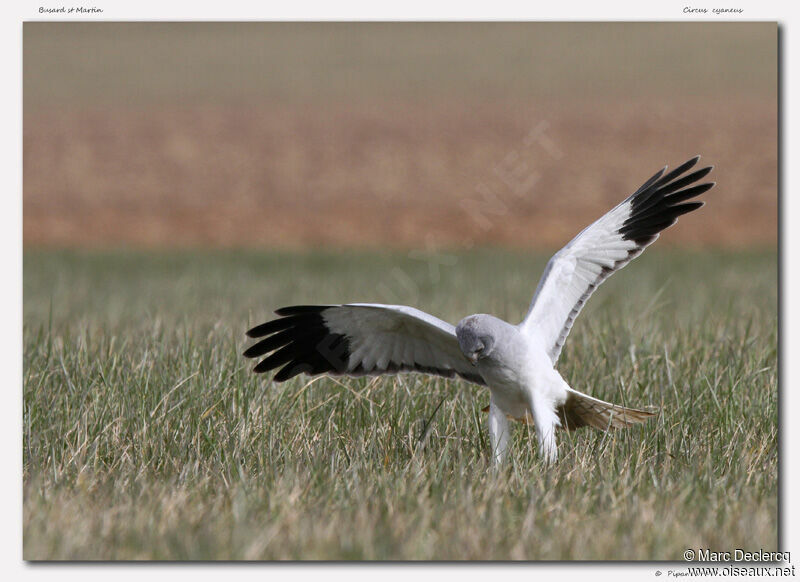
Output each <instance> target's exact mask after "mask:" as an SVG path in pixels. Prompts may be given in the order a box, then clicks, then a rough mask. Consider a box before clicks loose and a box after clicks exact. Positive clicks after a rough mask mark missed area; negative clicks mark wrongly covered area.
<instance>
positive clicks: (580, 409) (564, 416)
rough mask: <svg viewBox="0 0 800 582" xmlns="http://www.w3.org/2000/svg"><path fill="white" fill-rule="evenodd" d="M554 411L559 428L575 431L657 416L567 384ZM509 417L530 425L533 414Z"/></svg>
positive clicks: (616, 425) (604, 427) (615, 425)
mask: <svg viewBox="0 0 800 582" xmlns="http://www.w3.org/2000/svg"><path fill="white" fill-rule="evenodd" d="M483 412H489V407H488V406H487V407H486V408H484V409H483ZM556 412H557V414H558V418H559V420H560V421H561V426H560V427H559V428H561V429H564V430H575V429H576V428H581V427H582V426H591V427H592V428H597V429H600V430H606V429H609V428H627V427H629V426H633V425H635V424H641V423H643V422H645V421H647V420H648V419H649V418H651V417H653V416H655V415H656V413H655V412H651V411H648V410H638V409H636V408H627V407H625V406H620V405H618V404H611V403H610V402H606V401H604V400H599V399H597V398H592V397H591V396H587V395H586V394H583V393H582V392H578V391H577V390H573V389H572V388H569V387H567V401H566V402H565V403H564V404H563V405H561V406H560V407H559V408H558V409H557V410H556ZM508 418H509V419H510V420H516V421H517V422H522V423H524V424H530V425H533V415H532V414H531V413H530V412H529V411H526V412H525V416H522V417H519V418H517V417H515V416H510V415H509V417H508Z"/></svg>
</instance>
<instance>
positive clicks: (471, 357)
mask: <svg viewBox="0 0 800 582" xmlns="http://www.w3.org/2000/svg"><path fill="white" fill-rule="evenodd" d="M479 354H480V352H472V353H471V354H470V355H468V356H467V359H469V361H470V362H472V365H473V366H477V365H478V355H479Z"/></svg>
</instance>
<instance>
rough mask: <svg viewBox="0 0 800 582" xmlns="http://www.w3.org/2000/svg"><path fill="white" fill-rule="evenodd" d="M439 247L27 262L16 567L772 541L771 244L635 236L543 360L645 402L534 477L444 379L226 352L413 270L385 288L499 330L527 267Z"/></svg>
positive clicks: (522, 436)
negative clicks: (491, 444) (306, 369)
mask: <svg viewBox="0 0 800 582" xmlns="http://www.w3.org/2000/svg"><path fill="white" fill-rule="evenodd" d="M454 257H456V259H457V261H456V264H454V265H452V266H450V267H446V268H442V269H441V271H440V273H439V279H438V280H437V281H434V280H433V277H432V274H431V272H430V271H429V263H427V262H425V261H420V260H416V259H411V258H406V257H403V256H399V255H388V256H387V255H371V254H360V255H335V254H324V255H318V254H311V255H303V254H297V255H295V254H292V255H256V254H241V253H236V254H233V253H223V254H216V255H211V256H209V255H202V254H194V253H181V254H169V255H161V254H158V255H154V254H146V255H126V254H124V253H111V254H84V253H78V254H75V253H28V254H27V255H26V259H25V289H24V293H25V315H24V317H25V319H24V321H25V329H24V349H25V352H24V357H25V361H24V374H25V376H24V415H23V426H24V497H25V501H24V520H23V527H24V557H25V559H28V560H41V559H393V560H398V559H411V560H417V559H468V558H473V559H545V560H557V559H574V560H586V559H596V560H601V559H603V560H604V559H615V560H620V559H624V560H642V559H649V560H652V559H661V560H680V557H681V554H682V552H683V550H684V549H685V548H687V547H693V548H698V547H702V548H711V549H713V550H725V549H730V548H735V547H739V548H744V549H747V550H756V549H759V548H763V549H772V550H775V549H777V508H778V506H777V504H778V498H777V461H778V450H777V442H776V439H777V366H776V362H777V329H776V325H777V316H776V305H777V297H776V269H777V264H776V257H775V254H774V253H755V254H752V253H751V254H730V253H664V252H658V250H651V251H649V252H648V253H646V254H645V256H644V257H642V258H640V259H638V260H637V261H636V262H635V263H634V264H632V265H631V266H629V267H627V268H626V269H625V271H623V273H621V274H619V275H617V276H615V277H614V278H612V279H611V280H610V281H609V282H608V283H606V284H605V285H604V287H603V288H602V289H601V290H600V291H599V292H598V294H597V295H596V296H595V297H593V299H592V301H591V302H590V304H589V305H588V306H587V309H586V311H585V312H584V314H582V316H581V317H580V318H579V319H578V322H577V325H576V328H575V329H574V330H573V332H572V334H571V336H570V339H569V341H568V343H567V346H566V349H565V352H564V354H563V356H562V361H561V363H560V365H559V368H560V370H561V372H562V374H563V375H564V377H565V378H566V379H568V381H570V382H571V383H572V384H573V385H574V386H575V387H576V388H577V389H580V390H584V391H588V392H590V393H592V394H593V395H595V396H598V397H600V398H605V399H607V400H613V401H615V402H620V403H624V404H627V405H632V406H652V405H655V406H658V407H660V409H661V411H662V413H661V415H660V416H659V417H658V418H657V419H655V420H654V421H652V422H649V423H648V424H646V425H645V426H643V427H640V428H637V429H635V430H630V431H622V432H616V433H609V434H604V433H603V432H599V431H589V430H583V431H579V432H576V433H573V434H572V435H562V437H561V442H560V457H561V461H560V463H559V464H558V465H557V466H556V467H554V468H546V467H544V466H542V465H541V464H540V462H539V460H538V459H537V458H536V455H535V454H534V451H535V439H534V437H533V436H532V435H530V434H528V433H527V432H526V430H525V429H524V428H520V429H519V432H518V435H517V437H518V438H517V439H516V444H515V447H514V449H513V462H512V464H511V466H510V467H508V469H507V470H506V471H503V472H501V473H500V474H493V473H492V472H491V471H490V465H489V459H488V443H487V441H488V438H487V432H486V427H485V425H486V418H485V415H484V414H482V413H481V412H480V410H481V408H483V406H485V405H486V403H487V401H488V396H487V394H486V393H485V391H483V390H479V389H476V388H475V387H474V386H470V385H468V384H466V383H464V382H461V381H446V380H443V379H435V378H428V377H424V376H417V375H403V376H397V377H393V378H382V379H356V380H353V379H343V380H334V379H330V378H325V377H322V378H318V379H317V380H315V381H313V382H310V383H309V382H308V379H307V378H305V377H301V378H297V379H295V380H293V381H290V382H288V383H286V384H281V385H273V384H271V383H270V382H269V379H268V378H264V377H257V376H255V375H253V374H252V373H250V371H249V367H250V363H249V362H246V361H244V359H243V358H242V357H241V356H240V353H241V351H242V350H243V348H244V345H245V342H244V336H243V331H244V330H245V329H247V328H248V327H249V326H250V325H251V324H254V323H256V322H257V321H260V320H263V319H264V318H266V317H267V314H268V311H269V310H270V309H271V308H274V307H276V306H279V305H283V304H287V303H293V302H306V301H308V302H328V301H331V300H333V301H336V300H339V299H342V298H350V299H366V300H368V299H375V300H381V299H383V300H388V299H390V298H388V297H383V296H382V293H383V292H384V290H385V287H384V286H383V285H382V283H390V282H391V281H393V278H394V276H395V274H396V273H397V269H400V270H401V271H402V272H403V273H405V274H406V275H407V276H408V278H409V280H410V281H413V282H414V288H413V289H408V288H405V287H399V286H398V287H394V288H393V292H394V293H396V297H394V299H395V300H397V301H399V302H402V303H411V304H415V305H417V306H419V307H421V308H424V309H426V310H429V311H431V312H432V313H435V314H437V315H440V316H442V317H444V318H446V319H448V320H451V321H455V320H457V319H458V318H459V317H460V316H462V315H465V314H468V313H474V312H481V311H488V312H494V313H497V314H498V315H501V316H504V317H507V318H508V319H510V320H515V319H517V318H519V317H521V315H522V313H523V312H524V310H525V306H526V303H527V301H528V300H529V297H530V293H531V290H532V289H533V287H534V284H535V279H536V275H537V274H538V272H539V270H540V268H541V266H542V262H543V260H544V259H545V257H544V256H537V257H530V256H527V255H524V254H512V253H504V252H487V251H483V252H474V253H469V254H458V255H454ZM429 259H431V260H435V259H436V257H429ZM478 277H481V279H480V280H482V281H483V284H482V285H480V286H476V285H474V281H476V280H478ZM376 282H377V283H376ZM465 288H469V289H470V292H469V293H468V294H465V293H464V292H463V290H464V289H465ZM440 402H441V403H442V406H441V408H440V409H439V410H438V412H436V413H435V414H434V412H435V411H436V408H437V406H438V405H439V403H440ZM431 419H432V425H431V426H432V429H431V430H430V432H429V433H428V435H427V437H425V438H421V436H422V435H423V434H425V433H424V431H423V427H424V425H425V423H426V422H427V421H429V420H431Z"/></svg>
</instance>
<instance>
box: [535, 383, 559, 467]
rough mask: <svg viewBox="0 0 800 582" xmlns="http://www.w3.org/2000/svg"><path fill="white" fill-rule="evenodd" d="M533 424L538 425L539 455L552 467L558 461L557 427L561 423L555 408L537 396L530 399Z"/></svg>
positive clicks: (545, 399)
mask: <svg viewBox="0 0 800 582" xmlns="http://www.w3.org/2000/svg"><path fill="white" fill-rule="evenodd" d="M530 407H531V411H532V412H533V422H534V424H535V425H536V440H537V441H538V442H539V454H540V455H541V456H542V458H543V459H544V461H545V463H547V464H548V465H551V464H553V463H555V462H556V461H557V460H558V445H557V444H556V427H557V426H559V424H560V421H559V420H558V415H557V414H556V410H555V406H553V404H552V403H551V402H550V401H549V400H548V399H547V398H542V397H541V396H538V395H536V394H533V395H531V397H530Z"/></svg>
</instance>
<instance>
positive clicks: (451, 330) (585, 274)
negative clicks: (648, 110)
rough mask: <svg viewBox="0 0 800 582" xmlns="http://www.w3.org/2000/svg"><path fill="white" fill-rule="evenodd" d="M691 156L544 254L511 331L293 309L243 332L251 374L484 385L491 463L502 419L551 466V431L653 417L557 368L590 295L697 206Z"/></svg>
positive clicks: (398, 315)
mask: <svg viewBox="0 0 800 582" xmlns="http://www.w3.org/2000/svg"><path fill="white" fill-rule="evenodd" d="M699 159H700V156H697V157H695V158H692V159H691V160H689V161H687V162H686V163H684V164H682V165H680V166H679V167H677V168H676V169H675V170H673V171H671V172H669V173H666V171H667V168H666V167H665V168H664V169H662V170H661V171H659V172H657V173H656V174H655V175H654V176H653V177H651V178H650V179H649V180H647V182H645V183H644V184H643V185H642V186H641V187H640V188H639V189H638V190H636V192H634V193H633V194H631V195H630V196H629V197H628V198H626V199H625V200H624V201H622V202H621V203H620V204H618V205H617V206H616V207H615V208H614V209H612V210H611V211H610V212H608V213H607V214H606V215H605V216H603V217H602V218H600V219H599V220H597V221H596V222H594V223H593V224H591V225H590V226H588V227H587V228H585V229H584V230H583V231H581V232H580V233H579V234H578V236H576V237H575V238H574V239H572V241H570V242H569V244H567V246H565V247H564V248H562V249H561V250H560V251H558V252H557V253H556V254H555V255H553V257H552V258H551V259H550V261H549V262H548V263H547V266H546V267H545V270H544V274H543V275H542V278H541V280H540V281H539V286H538V287H537V288H536V292H535V294H534V296H533V301H532V302H531V305H530V308H529V310H528V313H527V315H526V316H525V319H524V320H523V321H522V323H520V324H518V325H514V324H511V323H508V322H506V321H503V320H502V319H499V318H497V317H494V316H492V315H485V314H478V315H470V316H468V317H465V318H464V319H462V320H461V321H460V322H459V323H458V325H457V326H455V327H453V326H452V325H450V324H449V323H447V322H444V321H442V320H440V319H438V318H436V317H434V316H432V315H429V314H427V313H424V312H422V311H419V310H418V309H414V308H413V307H406V306H403V305H380V304H375V303H348V304H339V305H301V306H294V307H283V308H281V309H278V310H276V311H275V313H276V314H277V315H278V316H279V318H278V319H274V320H272V321H268V322H267V323H263V324H261V325H258V326H256V327H254V328H252V329H250V330H249V331H248V332H247V335H248V336H249V337H251V338H261V339H259V341H258V342H257V343H255V344H254V345H252V346H251V347H250V348H248V349H247V350H246V351H245V352H244V355H245V356H247V357H248V358H260V357H263V356H267V357H266V358H264V359H263V360H261V361H260V362H259V363H258V364H257V365H256V366H255V368H254V371H255V372H259V373H261V372H267V371H269V370H274V369H277V368H280V370H278V372H277V373H276V374H275V377H274V380H275V381H276V382H283V381H285V380H288V379H289V378H292V377H293V376H296V375H298V374H301V373H305V374H308V375H311V376H314V375H317V374H324V373H328V374H337V375H347V376H363V375H379V374H395V373H399V372H423V373H426V374H436V375H439V376H445V377H452V376H454V375H457V376H460V377H461V378H464V379H465V380H467V381H469V382H472V383H475V384H478V385H480V386H486V387H488V388H489V391H490V393H491V398H490V404H489V432H490V436H491V446H492V456H493V458H494V460H495V461H496V462H502V460H503V459H504V458H505V456H506V453H507V450H508V445H509V434H510V430H509V422H508V421H509V419H515V420H519V421H523V422H527V423H532V424H533V425H534V426H535V430H536V436H537V441H538V444H539V452H540V454H541V455H542V456H543V457H544V459H545V460H546V461H547V462H553V461H555V460H556V459H557V455H558V452H557V447H556V438H555V431H556V429H559V428H560V429H564V430H572V429H576V428H580V427H583V426H590V427H594V428H597V429H600V430H608V429H615V428H623V427H628V426H631V425H634V424H638V423H642V422H644V421H646V420H647V419H648V418H649V417H651V416H653V415H654V413H653V412H648V411H644V410H636V409H633V408H626V407H623V406H619V405H616V404H611V403H609V402H604V401H602V400H598V399H597V398H592V397H591V396H588V395H587V394H583V393H581V392H578V391H577V390H573V389H572V388H570V387H569V385H568V384H567V383H566V382H565V381H564V379H563V378H562V377H561V375H560V374H559V373H558V371H557V370H556V368H555V365H556V362H557V361H558V356H559V354H560V353H561V348H562V347H563V345H564V341H565V340H566V339H567V335H568V334H569V331H570V328H572V324H573V322H574V321H575V318H576V317H577V316H578V314H579V313H580V311H581V309H582V308H583V305H584V303H586V300H587V299H588V298H589V297H590V296H591V294H592V293H593V292H594V290H595V289H597V287H598V286H599V285H600V284H601V283H602V282H603V281H605V280H606V279H607V278H608V277H609V276H610V275H611V274H612V273H615V272H616V271H618V270H620V269H621V268H622V267H624V266H625V265H627V264H628V263H629V262H630V261H631V260H633V259H634V258H636V257H637V256H639V255H640V254H641V253H642V251H643V250H644V249H645V247H647V246H648V245H650V244H652V243H653V242H654V241H655V240H656V239H657V238H658V236H659V233H660V232H661V231H662V230H664V229H665V228H667V227H669V226H671V225H672V224H674V223H675V222H676V221H677V219H678V217H679V216H680V215H682V214H686V213H687V212H691V211H692V210H696V209H697V208H700V207H701V206H702V205H703V202H699V201H689V200H690V199H692V198H694V197H696V196H698V195H700V194H702V193H703V192H706V191H707V190H709V189H710V188H711V187H712V186H713V185H714V183H713V182H707V183H703V184H696V182H698V181H699V180H701V179H702V178H703V177H705V176H706V175H707V174H708V173H709V172H710V171H711V169H712V168H711V167H707V168H703V169H701V170H696V171H694V172H692V173H689V174H686V172H687V171H688V170H690V169H691V168H692V167H694V166H695V164H697V161H698V160H699ZM692 184H694V185H692ZM267 354H269V355H267Z"/></svg>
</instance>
